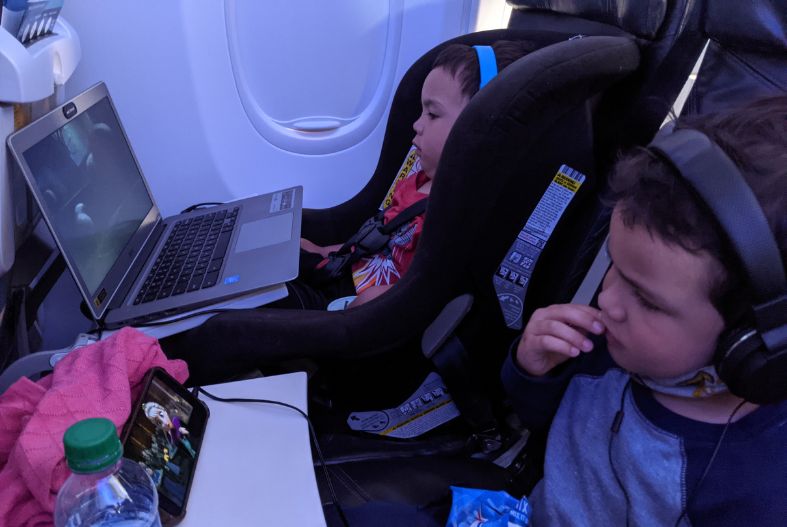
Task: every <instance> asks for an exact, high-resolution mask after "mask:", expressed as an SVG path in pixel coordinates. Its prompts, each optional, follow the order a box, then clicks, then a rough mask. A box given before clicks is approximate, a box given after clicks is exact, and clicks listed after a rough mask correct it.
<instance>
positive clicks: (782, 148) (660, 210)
mask: <svg viewBox="0 0 787 527" xmlns="http://www.w3.org/2000/svg"><path fill="white" fill-rule="evenodd" d="M682 128H691V129H694V130H698V131H700V132H702V133H704V134H705V135H707V136H708V137H709V138H710V139H711V140H712V141H714V142H715V143H716V144H718V145H719V147H721V149H722V150H724V152H725V153H726V154H727V156H729V158H730V159H731V160H732V161H733V162H734V163H735V164H736V165H737V167H738V170H739V171H740V173H741V175H742V176H743V178H744V179H745V180H746V182H747V183H748V185H749V187H751V189H752V191H753V192H754V195H755V197H756V198H757V201H758V202H759V203H760V207H761V208H762V210H763V212H764V214H765V217H766V219H767V220H768V224H769V225H770V228H771V231H772V232H773V235H774V237H775V238H776V244H777V245H778V247H779V252H780V254H781V260H782V261H781V263H782V265H784V262H785V261H787V192H786V191H785V189H787V96H779V97H772V98H767V99H761V100H758V101H755V102H753V103H751V104H749V105H747V106H745V107H742V108H739V109H735V110H732V111H729V112H725V113H719V114H712V115H705V116H694V117H686V118H680V119H678V120H677V121H676V129H682ZM609 185H610V189H611V192H612V196H611V197H612V201H613V202H615V203H616V204H617V206H618V210H619V211H620V212H621V218H622V220H623V222H624V224H625V225H627V226H633V225H638V226H642V227H644V228H646V229H647V230H648V232H650V233H651V235H656V236H658V237H659V238H660V239H662V240H664V241H665V242H667V243H673V244H677V245H678V246H680V247H681V248H683V249H685V250H687V251H689V252H692V253H699V252H706V253H708V254H709V255H710V256H712V257H713V258H714V259H715V260H716V261H718V262H719V263H720V264H721V267H722V269H721V273H717V276H713V277H710V279H711V283H710V300H711V302H712V303H713V305H714V306H715V307H716V309H717V310H718V311H719V313H721V315H722V317H723V318H724V321H725V323H726V324H727V326H728V327H729V326H730V325H733V324H737V323H738V322H739V321H740V319H741V318H742V317H743V316H744V314H745V313H747V312H748V311H749V309H750V307H751V305H752V291H751V286H750V284H749V281H748V278H747V277H746V276H744V275H745V273H744V271H743V269H742V267H741V264H740V262H739V259H738V257H737V256H736V254H735V252H734V250H733V248H732V246H731V244H730V242H729V241H728V239H727V237H726V235H725V234H724V231H723V230H722V227H721V225H720V224H719V223H718V221H717V220H716V219H715V217H713V215H712V213H711V211H710V210H709V208H708V206H707V205H706V204H705V203H704V201H702V200H701V198H700V197H699V196H698V195H697V194H696V193H695V191H694V190H693V189H691V188H690V187H689V184H688V183H686V182H685V181H684V180H683V178H682V177H681V176H680V174H678V173H677V172H675V170H674V169H673V168H671V167H670V166H669V165H668V164H667V163H666V162H665V161H663V160H662V159H661V158H660V157H657V156H656V155H655V154H653V153H652V152H650V151H649V150H648V149H646V148H640V149H637V150H635V151H634V152H632V153H629V154H628V155H626V156H624V157H622V158H621V159H620V160H619V161H618V162H617V164H616V165H615V168H614V170H613V173H612V176H611V178H610V183H609Z"/></svg>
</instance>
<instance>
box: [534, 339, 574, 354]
mask: <svg viewBox="0 0 787 527" xmlns="http://www.w3.org/2000/svg"><path fill="white" fill-rule="evenodd" d="M537 339H538V341H539V347H540V348H541V349H543V350H544V351H548V352H551V353H557V354H559V355H564V356H565V357H566V358H569V357H576V356H577V355H579V349H577V348H576V347H575V346H572V345H571V343H570V342H567V341H565V340H563V339H559V338H557V337H553V336H552V335H541V336H539V337H537Z"/></svg>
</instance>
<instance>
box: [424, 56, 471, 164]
mask: <svg viewBox="0 0 787 527" xmlns="http://www.w3.org/2000/svg"><path fill="white" fill-rule="evenodd" d="M469 100H470V99H469V97H467V96H466V95H465V94H463V93H462V86H461V85H460V84H459V81H457V80H456V79H455V78H454V77H453V75H451V74H450V73H449V72H448V71H447V70H446V69H444V68H435V69H433V70H432V71H430V72H429V75H427V76H426V80H425V81H424V86H423V88H422V89H421V117H419V118H418V120H417V121H416V122H415V123H413V130H415V137H414V138H413V144H414V145H415V147H416V148H418V153H419V155H420V157H421V169H422V170H423V171H424V172H426V175H427V176H428V177H429V178H430V179H431V178H433V177H434V174H435V170H436V169H437V163H438V161H440V154H442V153H443V146H445V140H446V138H447V137H448V132H450V131H451V127H453V126H454V121H456V118H457V117H458V116H459V113H460V112H461V111H462V109H463V108H464V107H465V105H467V101H469Z"/></svg>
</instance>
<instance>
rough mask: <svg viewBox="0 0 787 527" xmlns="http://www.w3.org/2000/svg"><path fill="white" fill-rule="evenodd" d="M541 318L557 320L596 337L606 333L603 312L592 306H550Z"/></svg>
mask: <svg viewBox="0 0 787 527" xmlns="http://www.w3.org/2000/svg"><path fill="white" fill-rule="evenodd" d="M534 318H535V313H534ZM539 318H541V319H552V320H557V321H560V322H563V323H566V324H568V325H570V326H573V327H576V328H580V329H583V330H585V331H589V332H591V333H594V334H596V335H600V334H601V333H603V332H604V325H603V324H602V323H601V312H600V311H599V310H598V309H595V308H592V307H590V306H582V305H575V304H560V305H554V306H549V307H548V308H546V309H545V310H544V312H543V313H542V314H541V316H540V317H539Z"/></svg>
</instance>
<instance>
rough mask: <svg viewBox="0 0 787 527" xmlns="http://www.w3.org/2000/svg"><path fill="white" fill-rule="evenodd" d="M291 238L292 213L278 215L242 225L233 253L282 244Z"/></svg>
mask: <svg viewBox="0 0 787 527" xmlns="http://www.w3.org/2000/svg"><path fill="white" fill-rule="evenodd" d="M291 238H292V213H291V212H288V213H287V214H279V215H277V216H271V217H269V218H263V219H261V220H255V221H250V222H248V223H244V224H243V225H241V228H240V235H238V243H237V244H236V245H235V252H236V253H242V252H245V251H251V250H253V249H260V248H262V247H267V246H269V245H274V244H277V243H283V242H286V241H289V240H290V239H291Z"/></svg>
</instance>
